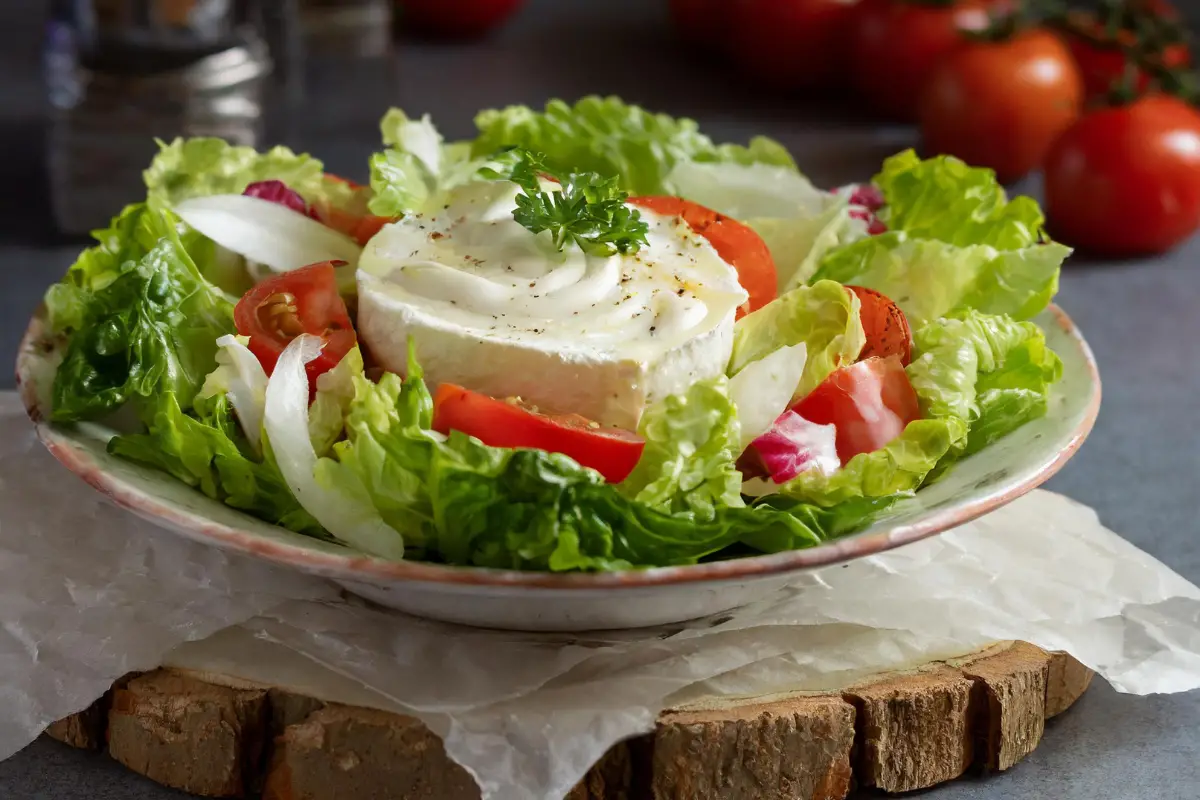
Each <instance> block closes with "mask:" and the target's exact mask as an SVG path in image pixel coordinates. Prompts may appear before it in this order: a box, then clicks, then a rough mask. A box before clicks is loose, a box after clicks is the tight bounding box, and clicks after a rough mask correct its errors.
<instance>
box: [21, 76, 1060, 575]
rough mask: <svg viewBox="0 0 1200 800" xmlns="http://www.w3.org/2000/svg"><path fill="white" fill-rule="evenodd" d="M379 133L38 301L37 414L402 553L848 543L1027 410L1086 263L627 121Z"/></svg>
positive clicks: (1028, 414)
mask: <svg viewBox="0 0 1200 800" xmlns="http://www.w3.org/2000/svg"><path fill="white" fill-rule="evenodd" d="M476 125H477V128H478V135H477V136H476V137H475V138H474V139H472V140H470V141H458V142H447V141H445V140H444V139H443V137H442V136H441V135H440V134H439V133H438V130H437V128H436V127H435V126H434V124H433V123H432V121H431V120H430V119H429V118H428V117H423V118H411V117H408V116H406V115H405V114H404V113H402V112H401V111H399V110H396V109H393V110H391V111H389V112H388V113H387V115H386V116H385V117H384V118H383V121H382V125H381V128H382V144H381V149H380V151H379V152H377V153H375V154H374V155H373V156H371V159H370V185H369V186H367V185H359V184H355V183H353V182H350V181H347V180H344V179H342V178H339V177H337V176H334V175H331V174H329V173H327V172H325V171H324V170H323V167H322V165H321V163H320V162H319V161H317V160H316V159H314V158H311V157H310V156H307V155H299V154H296V153H293V152H292V151H290V150H288V149H286V148H282V147H277V148H275V149H273V150H270V151H268V152H266V153H258V152H255V151H254V150H252V149H248V148H244V147H235V146H231V145H229V144H227V143H225V142H223V141H221V140H217V139H191V140H177V141H174V142H171V143H160V146H161V151H160V152H159V154H158V155H157V157H156V158H155V159H154V161H153V163H151V164H150V166H149V168H148V169H147V170H146V172H145V180H146V188H147V192H146V197H145V198H144V199H143V200H142V201H141V202H139V203H136V204H133V205H130V206H128V207H126V208H125V209H124V210H123V211H122V212H121V213H120V214H119V215H117V216H116V217H115V218H114V219H113V220H112V224H111V225H110V226H109V227H108V228H106V229H104V230H101V231H97V232H96V233H95V238H96V240H97V244H96V245H95V246H93V247H91V248H90V249H88V250H86V251H85V252H83V253H82V254H81V255H80V256H79V259H78V260H77V261H76V262H75V264H74V265H72V266H71V268H70V270H69V271H68V272H67V274H66V276H65V277H64V278H63V280H62V281H61V282H60V283H58V284H55V285H54V286H52V287H51V288H50V289H49V291H48V292H47V293H46V299H45V305H46V308H47V314H48V324H49V326H50V327H51V328H52V330H53V331H54V335H55V336H56V339H57V348H56V349H57V353H58V356H57V357H58V358H60V359H61V361H60V363H59V364H58V366H57V372H56V376H55V380H54V384H53V392H52V399H51V400H50V404H51V417H52V419H53V420H54V421H56V422H58V423H61V424H73V423H78V422H81V421H85V420H97V421H104V422H105V423H106V424H108V425H109V426H111V427H112V428H113V429H114V430H116V431H117V433H116V434H115V435H114V436H113V438H112V439H111V441H110V442H109V445H108V448H109V451H110V452H111V453H113V454H115V455H117V456H119V457H121V458H125V459H130V460H132V461H136V462H140V463H142V464H144V465H148V466H150V467H153V468H156V469H159V470H163V471H165V472H167V473H170V474H171V475H173V476H174V477H175V478H177V479H179V480H181V481H185V482H187V483H188V484H190V485H191V486H194V487H195V488H196V490H197V491H200V492H203V493H204V494H205V495H207V496H209V497H211V498H214V499H215V500H217V501H220V502H223V503H225V504H227V505H229V506H231V507H233V508H236V509H240V510H242V511H244V512H246V513H248V514H251V515H254V516H255V517H258V518H261V519H263V520H265V521H267V522H269V523H272V524H275V525H279V526H282V527H284V528H288V529H290V530H292V531H295V532H297V533H300V534H305V535H309V536H314V537H319V538H321V539H325V540H328V541H332V542H336V543H340V544H342V545H345V546H347V547H349V548H353V549H355V550H358V551H361V552H364V553H367V554H370V555H373V556H377V557H382V558H387V559H400V558H411V559H422V560H427V561H433V562H440V563H445V564H453V565H468V566H479V567H495V568H508V569H522V570H552V571H570V570H620V569H630V568H637V567H647V566H661V565H676V564H690V563H695V562H696V561H698V560H700V559H711V558H728V557H736V556H744V555H750V554H755V553H769V552H777V551H782V550H789V549H795V548H803V547H809V546H813V545H816V544H819V543H821V542H822V541H826V540H828V539H830V538H833V537H838V536H842V535H845V534H847V533H851V532H853V531H855V530H858V529H861V528H862V527H863V526H864V525H866V524H867V523H868V522H869V521H870V520H872V519H873V518H875V517H877V516H878V515H880V514H884V513H886V512H887V510H888V509H889V507H890V506H891V505H892V504H894V503H895V502H896V501H897V500H899V499H900V498H903V497H907V496H909V495H911V494H912V493H913V492H916V491H918V490H919V489H920V488H921V487H922V486H924V485H926V484H927V483H929V482H931V481H934V480H937V478H938V477H939V476H940V475H941V474H942V473H944V472H945V471H946V470H947V469H951V468H952V467H953V465H954V463H955V462H956V461H957V460H959V459H961V458H963V457H964V456H967V455H969V454H971V453H974V452H976V451H979V450H981V449H983V448H986V447H987V446H988V445H989V444H990V443H992V442H994V441H995V440H996V439H998V438H1000V437H1002V436H1004V435H1006V434H1007V433H1009V432H1010V431H1012V430H1014V429H1015V428H1017V427H1019V426H1021V425H1023V424H1024V423H1026V422H1028V421H1030V420H1032V419H1034V418H1036V417H1038V416H1040V415H1042V414H1044V413H1045V411H1046V409H1047V400H1048V396H1049V393H1050V391H1051V387H1052V385H1053V384H1054V382H1055V381H1056V380H1057V379H1058V378H1059V377H1060V374H1061V363H1060V361H1059V359H1058V357H1057V356H1056V355H1055V354H1054V353H1053V352H1052V351H1051V350H1050V349H1049V348H1048V347H1047V346H1046V342H1045V336H1044V334H1043V331H1042V330H1040V329H1039V328H1038V326H1037V325H1036V324H1034V323H1033V322H1031V321H1030V319H1031V318H1033V317H1034V316H1035V315H1037V314H1038V313H1039V312H1040V311H1041V310H1042V309H1044V308H1045V307H1046V305H1047V304H1048V303H1049V302H1050V299H1051V298H1052V296H1053V295H1054V293H1055V291H1056V290H1057V285H1058V275H1059V269H1060V266H1061V264H1062V262H1063V260H1064V259H1065V258H1066V257H1067V255H1068V254H1069V252H1070V251H1069V250H1068V249H1067V248H1065V247H1063V246H1062V245H1059V244H1057V243H1054V242H1051V241H1049V240H1047V238H1046V237H1045V235H1044V233H1043V231H1042V221H1043V218H1042V214H1041V211H1040V209H1039V208H1038V206H1037V204H1036V203H1035V202H1034V201H1032V200H1030V199H1029V198H1025V197H1019V198H1015V199H1011V200H1010V199H1009V198H1007V197H1006V195H1005V192H1004V191H1003V189H1002V188H1001V186H1000V185H999V184H997V182H996V180H995V178H994V176H993V174H992V173H991V172H990V171H987V170H983V169H973V168H971V167H969V166H967V165H965V164H964V163H962V162H961V161H958V160H956V159H954V158H949V157H938V158H931V159H925V160H922V159H920V158H918V157H917V156H916V155H915V154H914V153H913V152H911V151H908V152H902V153H899V154H897V155H895V156H893V157H891V158H889V159H887V161H885V162H884V163H883V165H882V166H881V168H880V170H879V173H878V174H877V175H875V176H874V178H873V179H872V180H871V181H870V182H869V183H864V184H861V185H854V186H846V187H839V188H836V189H832V190H826V189H822V188H818V187H816V186H814V185H813V184H812V183H811V182H810V181H809V180H808V179H806V178H805V177H804V175H803V174H802V173H801V172H800V171H799V170H798V169H797V167H796V164H795V163H794V162H793V160H792V158H791V156H790V155H789V154H788V153H787V152H786V150H785V149H784V148H783V147H782V146H781V145H780V144H779V143H777V142H775V141H772V140H770V139H767V138H761V137H760V138H756V139H754V140H753V141H751V142H750V143H749V144H748V145H738V144H721V143H716V142H714V141H713V140H712V139H710V138H709V137H707V136H705V135H704V134H702V133H701V132H700V131H699V130H698V128H697V126H696V124H695V123H694V122H693V121H691V120H688V119H675V118H671V117H669V116H665V115H662V114H654V113H651V112H648V111H646V110H644V109H641V108H638V107H636V106H633V105H628V104H625V103H623V102H622V101H620V100H619V99H616V98H600V97H587V98H584V99H582V100H580V101H578V102H576V103H574V104H568V103H566V102H562V101H558V100H555V101H552V102H550V103H548V104H547V105H546V107H545V108H544V109H543V110H541V111H538V110H534V109H531V108H527V107H522V106H514V107H509V108H504V109H500V110H489V111H483V112H481V113H480V114H479V115H478V116H477V118H476Z"/></svg>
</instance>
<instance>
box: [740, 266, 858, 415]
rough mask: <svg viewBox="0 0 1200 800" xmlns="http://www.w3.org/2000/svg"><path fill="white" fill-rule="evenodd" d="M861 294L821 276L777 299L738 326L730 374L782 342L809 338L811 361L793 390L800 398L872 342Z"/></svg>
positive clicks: (753, 313) (789, 343) (798, 341)
mask: <svg viewBox="0 0 1200 800" xmlns="http://www.w3.org/2000/svg"><path fill="white" fill-rule="evenodd" d="M859 307H860V304H859V301H858V297H857V296H855V295H854V294H853V293H852V292H848V291H846V289H845V288H844V287H842V286H841V285H840V284H838V283H834V282H833V281H818V282H816V283H814V284H813V285H812V286H801V287H798V288H796V289H793V290H792V291H790V292H788V293H786V294H784V295H782V296H780V297H777V298H775V299H774V300H772V301H771V302H770V303H767V304H766V305H765V306H763V307H762V308H760V309H758V310H757V311H754V312H751V313H750V314H747V315H746V316H744V317H742V318H741V319H740V320H738V321H737V323H736V324H735V325H734V330H733V356H732V358H731V359H730V361H729V370H728V372H729V374H730V375H736V374H737V373H738V372H740V371H741V370H742V369H744V368H745V367H746V365H747V364H750V363H751V362H753V361H758V360H759V359H761V358H763V357H764V356H766V355H768V354H770V353H771V352H773V351H775V350H778V349H779V348H780V347H787V346H790V345H794V344H800V343H801V342H804V344H805V345H806V348H807V356H808V360H807V361H806V362H805V365H804V376H803V377H802V378H801V379H800V384H799V385H798V386H797V387H796V391H795V392H794V393H793V395H792V396H793V398H800V397H803V396H804V395H806V394H808V393H809V392H810V391H812V390H813V389H815V388H816V387H817V385H818V384H820V383H821V381H823V380H825V378H827V377H829V374H830V373H831V372H833V371H834V370H835V369H837V368H838V367H840V366H842V365H843V364H851V363H853V362H854V360H855V359H856V358H857V357H858V354H859V352H860V351H861V350H862V348H863V345H864V344H865V343H866V333H865V331H864V330H863V325H862V320H861V319H859Z"/></svg>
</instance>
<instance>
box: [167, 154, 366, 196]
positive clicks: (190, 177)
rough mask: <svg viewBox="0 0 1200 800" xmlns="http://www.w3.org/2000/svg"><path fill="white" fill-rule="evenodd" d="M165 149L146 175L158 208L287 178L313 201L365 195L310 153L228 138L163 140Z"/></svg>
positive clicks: (239, 191) (289, 186)
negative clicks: (256, 146) (257, 146)
mask: <svg viewBox="0 0 1200 800" xmlns="http://www.w3.org/2000/svg"><path fill="white" fill-rule="evenodd" d="M159 148H160V149H159V153H158V155H156V156H155V157H154V160H153V161H152V162H150V166H149V168H147V169H146V171H145V172H144V173H143V177H144V178H145V181H146V188H147V190H148V202H149V204H150V206H151V207H152V208H155V209H160V210H161V209H163V208H170V207H171V206H172V205H173V204H175V203H178V202H179V201H180V200H186V199H188V198H189V197H205V196H208V195H214V194H241V193H242V192H243V191H245V189H246V187H247V186H249V185H250V184H252V183H258V182H259V181H267V180H276V181H283V182H284V183H286V184H287V185H288V188H290V189H293V190H294V191H296V192H298V193H299V194H300V195H301V196H302V197H303V198H304V199H305V200H307V201H308V202H309V203H310V204H312V203H319V204H327V205H330V206H334V207H339V208H342V207H348V206H353V205H354V204H356V203H357V202H358V201H359V194H358V192H356V190H355V189H354V188H353V187H352V186H351V185H350V184H348V183H344V182H342V181H338V180H335V179H333V178H329V177H327V176H326V175H325V171H324V167H323V166H322V164H321V162H320V161H318V160H317V159H315V158H313V157H312V156H309V155H304V154H298V153H293V152H292V151H291V150H289V149H288V148H286V147H282V146H280V147H273V148H271V149H270V150H268V151H267V152H265V153H259V152H258V151H257V150H255V149H254V148H252V147H238V146H235V145H231V144H229V143H228V142H226V141H225V140H224V139H215V138H195V139H175V140H174V141H172V142H171V143H170V144H166V143H164V142H159Z"/></svg>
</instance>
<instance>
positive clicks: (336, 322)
mask: <svg viewBox="0 0 1200 800" xmlns="http://www.w3.org/2000/svg"><path fill="white" fill-rule="evenodd" d="M343 263H345V262H335V261H323V262H321V263H320V264H312V265H310V266H307V267H301V268H300V269H296V270H292V271H291V272H285V273H283V274H282V275H276V276H274V277H272V278H269V279H267V280H265V281H263V282H262V283H260V284H258V285H257V286H255V287H254V288H253V289H251V290H250V291H248V292H246V294H245V296H244V297H242V299H241V300H239V301H238V304H237V306H236V307H235V308H234V310H233V320H234V324H235V325H236V326H237V332H238V333H240V334H241V335H242V336H249V337H250V344H249V347H250V352H252V353H254V355H255V356H257V357H258V360H259V361H260V362H261V363H262V365H263V369H265V370H266V371H267V374H268V375H270V374H271V372H272V371H273V370H274V369H275V362H276V361H278V360H279V356H280V355H281V354H282V353H283V350H284V348H285V347H287V346H288V343H289V342H291V341H292V339H295V338H296V337H297V336H299V335H300V334H302V333H311V334H313V335H315V336H320V337H321V338H322V339H324V340H325V347H324V349H322V350H321V355H320V356H318V357H317V358H316V359H315V360H313V361H311V362H309V364H308V366H307V368H306V369H307V372H308V381H309V384H310V386H311V387H313V388H314V389H315V387H316V380H317V376H318V375H320V374H321V373H323V372H325V371H326V370H329V369H332V368H333V367H335V366H337V364H338V362H339V361H341V360H342V356H344V355H346V353H347V352H349V350H350V348H352V347H354V344H355V341H356V338H357V337H356V336H355V334H354V326H353V325H351V323H350V315H349V314H348V313H347V312H346V303H345V301H343V300H342V298H341V296H340V295H339V294H338V290H337V278H336V276H335V275H334V271H333V268H334V266H340V265H341V264H343Z"/></svg>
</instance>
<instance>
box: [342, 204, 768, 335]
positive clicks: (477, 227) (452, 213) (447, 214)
mask: <svg viewBox="0 0 1200 800" xmlns="http://www.w3.org/2000/svg"><path fill="white" fill-rule="evenodd" d="M544 188H545V189H546V190H548V191H553V190H557V188H558V186H557V184H554V183H550V182H547V183H546V184H544ZM519 191H520V189H519V187H517V185H516V184H513V183H510V182H508V181H491V182H478V183H472V184H467V185H465V186H463V187H462V188H460V189H459V190H457V191H456V192H455V193H454V195H453V197H452V198H450V200H449V203H448V204H447V205H446V206H445V207H444V208H442V209H439V210H438V211H436V212H435V213H432V214H427V215H412V216H409V217H406V218H404V219H401V220H399V221H397V222H395V223H393V224H390V225H387V226H385V227H384V228H383V229H382V230H381V231H380V232H379V234H378V235H376V236H375V238H373V239H372V240H371V241H370V242H369V243H368V244H367V246H366V248H365V249H364V251H363V254H362V257H361V259H360V261H359V268H360V270H361V271H362V272H365V273H367V274H368V275H371V276H373V277H375V278H378V279H380V280H378V281H374V282H373V283H374V285H375V287H376V288H378V289H382V290H383V291H385V292H387V293H388V294H389V295H390V296H391V297H393V299H395V300H397V301H399V302H402V303H403V304H405V305H407V306H411V307H416V308H420V309H421V310H422V311H423V312H425V313H427V314H429V315H431V316H434V317H436V318H438V319H440V320H441V321H442V322H443V323H444V324H446V325H449V326H453V327H455V328H460V329H463V330H466V331H470V332H472V333H473V334H475V335H477V336H479V337H481V338H484V339H490V340H503V341H511V342H522V343H527V344H528V345H530V346H533V347H536V348H538V349H553V350H560V351H564V350H565V351H570V350H584V351H593V352H594V351H605V352H608V351H614V350H620V351H622V352H624V353H628V352H629V350H630V348H631V347H633V348H635V349H637V350H639V351H642V350H644V351H649V352H660V353H661V352H664V351H666V350H669V349H671V348H676V347H679V346H681V345H683V344H685V343H687V342H689V341H691V340H693V339H695V338H697V337H699V336H703V335H704V334H706V333H709V332H711V331H713V330H714V329H716V328H717V327H718V326H720V325H722V324H723V323H725V322H727V321H728V320H729V318H730V316H731V314H732V312H733V311H734V309H736V308H737V307H738V306H740V305H741V304H742V303H744V302H745V300H746V297H747V295H746V292H745V291H744V290H743V289H742V288H741V286H740V285H739V284H738V280H737V274H736V272H735V271H734V269H733V268H732V267H731V266H730V265H729V264H728V263H726V262H725V261H724V260H722V259H721V257H720V256H718V255H717V253H716V251H715V250H714V249H713V248H712V246H711V245H710V244H709V243H708V242H707V241H706V240H705V239H703V238H702V237H700V236H698V235H696V234H694V233H693V232H692V231H691V229H690V228H689V227H688V226H687V224H686V223H684V222H683V221H682V220H680V219H678V218H677V217H669V216H662V215H658V214H655V213H653V212H650V211H647V210H645V209H638V211H639V213H640V214H641V216H642V219H643V220H645V221H646V222H647V224H648V226H649V231H648V233H647V237H646V238H647V245H645V246H643V247H642V248H641V249H640V250H639V251H638V252H637V253H636V254H632V255H614V256H610V257H599V256H590V255H587V254H585V253H584V252H583V251H582V250H581V249H580V248H579V247H577V246H575V245H574V243H568V245H567V247H566V248H565V250H564V251H563V252H557V251H555V249H554V247H553V242H552V241H551V238H550V234H549V233H546V232H543V233H542V234H538V235H536V236H535V235H534V234H532V233H531V232H530V231H529V230H528V229H526V228H525V227H523V226H522V225H520V224H519V223H518V222H517V221H516V220H515V219H513V209H514V208H516V200H515V198H516V195H517V194H518V193H519Z"/></svg>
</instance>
